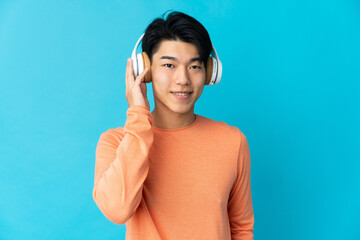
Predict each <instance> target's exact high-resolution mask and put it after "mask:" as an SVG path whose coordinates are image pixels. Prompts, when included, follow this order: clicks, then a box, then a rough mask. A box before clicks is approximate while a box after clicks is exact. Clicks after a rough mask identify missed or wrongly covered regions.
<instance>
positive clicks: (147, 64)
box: [141, 52, 152, 83]
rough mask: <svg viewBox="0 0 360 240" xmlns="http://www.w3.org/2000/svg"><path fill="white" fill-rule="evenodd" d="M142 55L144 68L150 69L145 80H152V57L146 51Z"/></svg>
mask: <svg viewBox="0 0 360 240" xmlns="http://www.w3.org/2000/svg"><path fill="white" fill-rule="evenodd" d="M141 56H142V58H143V63H144V69H145V68H147V69H149V70H148V72H147V73H146V74H145V77H144V80H145V82H146V83H149V82H151V80H152V79H151V68H150V67H151V63H150V59H149V56H148V55H147V54H146V52H142V53H141Z"/></svg>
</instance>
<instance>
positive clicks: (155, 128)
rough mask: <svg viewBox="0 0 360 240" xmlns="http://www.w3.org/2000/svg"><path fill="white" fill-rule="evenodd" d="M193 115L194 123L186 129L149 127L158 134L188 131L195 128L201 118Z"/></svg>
mask: <svg viewBox="0 0 360 240" xmlns="http://www.w3.org/2000/svg"><path fill="white" fill-rule="evenodd" d="M194 115H195V121H194V122H193V123H191V124H190V125H188V126H186V127H182V128H174V129H164V128H158V127H154V126H151V127H152V129H153V130H155V131H158V132H179V131H184V130H188V129H190V128H193V127H194V126H196V125H197V124H198V122H199V121H200V117H201V116H200V115H197V114H194Z"/></svg>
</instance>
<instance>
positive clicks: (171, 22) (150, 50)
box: [142, 11, 212, 68]
mask: <svg viewBox="0 0 360 240" xmlns="http://www.w3.org/2000/svg"><path fill="white" fill-rule="evenodd" d="M167 12H168V11H166V12H165V13H164V14H163V15H162V17H161V18H155V19H154V20H153V21H152V22H151V23H150V24H149V25H148V26H147V28H146V30H145V34H144V37H143V39H142V50H143V51H144V52H146V54H147V55H148V56H149V59H150V62H151V63H152V57H153V55H154V53H155V52H156V51H157V50H158V49H159V47H160V43H161V41H163V40H175V41H177V40H180V41H183V42H187V43H192V44H194V45H195V47H196V48H197V50H198V52H199V55H200V61H201V62H202V63H204V65H205V68H206V63H207V60H208V57H209V55H210V53H211V49H212V44H211V40H210V36H209V33H208V32H207V30H206V29H205V27H204V26H203V25H202V24H201V23H200V22H199V21H197V20H196V19H195V18H193V17H191V16H189V15H187V14H185V13H182V12H179V11H171V12H170V13H169V15H168V16H167V18H166V19H165V15H166V13H167Z"/></svg>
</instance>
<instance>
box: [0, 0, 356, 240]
mask: <svg viewBox="0 0 360 240" xmlns="http://www.w3.org/2000/svg"><path fill="white" fill-rule="evenodd" d="M168 9H175V10H179V11H184V12H185V13H188V14H190V15H192V16H194V17H195V18H197V19H198V20H199V21H200V22H201V23H203V24H204V26H205V27H206V28H207V29H208V31H209V34H210V36H211V39H212V41H213V44H214V46H215V47H216V49H217V51H218V54H219V56H220V59H221V60H222V63H223V78H222V80H221V82H220V84H218V85H215V86H206V87H205V89H204V92H203V95H202V96H201V97H200V99H199V101H198V102H197V104H196V109H195V112H196V113H197V114H201V115H203V116H206V117H209V118H213V119H215V120H219V121H225V122H226V123H228V124H230V125H234V126H237V127H239V129H240V130H241V131H243V132H244V133H245V135H246V136H247V138H248V141H249V144H250V151H251V157H252V169H251V174H252V175H251V181H252V196H253V203H254V212H255V226H254V228H255V231H254V234H255V239H259V240H260V239H264V240H273V239H274V240H275V239H276V240H279V239H284V240H285V239H286V240H288V239H296V240H303V239H360V230H359V228H358V227H359V226H360V204H359V203H360V188H359V185H360V176H359V172H360V171H359V170H360V163H359V160H360V151H359V149H360V147H359V145H360V140H359V134H360V131H359V122H360V119H359V103H360V99H359V92H360V91H359V90H360V85H359V81H360V73H359V67H360V60H359V59H360V47H359V43H360V4H359V1H357V0H352V1H350V0H331V1H329V0H328V1H325V0H323V1H320V0H313V1H304V0H298V1H289V0H288V1H285V0H274V1H266V0H251V1H235V0H234V1H228V2H224V1H220V0H215V1H213V0H211V1H208V0H203V1H196V0H187V1H178V2H177V3H174V2H173V1H165V0H164V1H145V0H144V1H139V0H132V1H128V2H125V1H120V0H119V1H85V0H82V1H80V0H78V1H45V0H44V1H38V0H36V1H16V0H15V1H0V131H1V132H0V135H1V136H0V137H1V138H0V139H1V140H0V141H1V142H0V156H1V164H0V170H1V176H0V180H1V181H0V189H1V193H0V194H1V197H0V239H4V240H7V239H124V237H125V229H126V228H125V225H122V226H121V225H116V224H114V223H112V222H110V221H109V220H107V219H106V218H105V217H104V216H103V215H102V213H101V212H100V210H99V209H98V208H97V206H96V204H95V203H94V201H93V199H92V195H91V194H92V188H93V181H94V167H95V148H96V144H97V141H98V139H99V136H100V134H101V133H102V132H104V131H106V130H107V129H109V128H116V127H118V126H123V124H124V123H125V120H126V115H125V114H126V110H127V108H128V105H127V101H126V98H125V82H124V81H125V79H124V76H125V66H126V59H127V58H128V57H129V56H130V54H131V51H132V49H133V47H134V44H135V42H136V40H137V39H138V37H139V36H140V35H141V34H142V33H143V31H144V30H145V28H146V26H147V25H148V24H149V23H150V22H151V21H152V20H153V19H154V18H155V17H159V16H160V15H161V14H162V13H164V12H165V11H166V10H168ZM148 95H149V100H150V105H151V108H152V109H153V107H154V103H153V97H152V88H151V85H148Z"/></svg>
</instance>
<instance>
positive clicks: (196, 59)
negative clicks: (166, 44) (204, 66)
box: [160, 55, 201, 62]
mask: <svg viewBox="0 0 360 240" xmlns="http://www.w3.org/2000/svg"><path fill="white" fill-rule="evenodd" d="M160 59H169V60H173V61H175V62H178V61H179V60H178V59H177V58H176V57H172V56H167V55H165V56H162V57H161V58H160ZM196 61H199V62H201V59H200V57H194V58H192V59H190V62H196Z"/></svg>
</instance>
